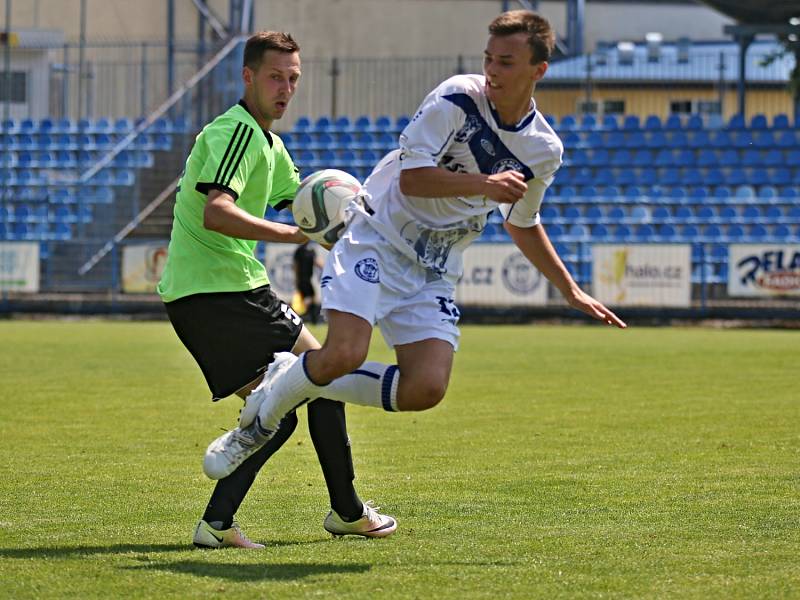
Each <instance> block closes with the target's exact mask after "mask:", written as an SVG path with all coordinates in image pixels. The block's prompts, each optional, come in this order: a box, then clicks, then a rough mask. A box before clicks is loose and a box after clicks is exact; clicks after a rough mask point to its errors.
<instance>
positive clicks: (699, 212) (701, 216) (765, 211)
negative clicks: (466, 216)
mask: <svg viewBox="0 0 800 600" xmlns="http://www.w3.org/2000/svg"><path fill="white" fill-rule="evenodd" d="M541 216H542V220H543V221H544V222H547V223H559V224H564V223H567V224H574V223H584V224H595V223H614V224H621V223H677V224H693V223H703V224H710V223H722V224H726V225H731V224H735V223H740V224H756V223H760V224H766V225H778V224H781V223H787V224H794V225H800V205H797V204H794V205H787V206H779V205H772V206H767V207H762V206H759V205H755V204H750V205H745V206H736V205H727V206H721V207H717V206H707V205H703V206H699V207H693V206H677V207H671V206H663V205H662V206H656V207H653V208H652V210H651V208H650V207H648V206H643V205H641V204H639V205H636V206H634V207H633V208H632V209H630V210H628V209H627V208H626V207H625V206H624V205H610V206H604V205H599V204H594V205H587V206H580V205H574V204H573V205H564V206H563V207H562V206H560V205H558V204H547V205H545V206H543V207H542V210H541Z"/></svg>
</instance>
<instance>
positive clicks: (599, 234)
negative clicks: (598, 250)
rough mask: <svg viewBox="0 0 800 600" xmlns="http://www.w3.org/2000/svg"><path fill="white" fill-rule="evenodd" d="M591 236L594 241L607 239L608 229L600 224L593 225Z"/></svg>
mask: <svg viewBox="0 0 800 600" xmlns="http://www.w3.org/2000/svg"><path fill="white" fill-rule="evenodd" d="M591 236H592V239H593V240H594V241H604V240H606V239H608V237H609V232H608V228H607V227H606V226H605V225H602V224H600V223H598V224H597V225H593V226H592V230H591Z"/></svg>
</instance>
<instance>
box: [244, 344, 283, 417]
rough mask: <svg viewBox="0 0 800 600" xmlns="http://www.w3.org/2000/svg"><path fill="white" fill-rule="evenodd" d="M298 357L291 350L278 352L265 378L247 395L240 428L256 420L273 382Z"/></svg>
mask: <svg viewBox="0 0 800 600" xmlns="http://www.w3.org/2000/svg"><path fill="white" fill-rule="evenodd" d="M296 360H297V357H296V356H295V355H294V354H292V353H291V352H276V353H275V357H274V360H273V361H272V362H271V363H270V364H269V366H268V367H267V372H266V373H264V378H263V379H262V380H261V383H259V384H258V386H256V388H255V389H254V390H253V391H252V392H250V393H249V394H248V395H247V398H245V401H244V407H243V408H242V410H241V412H240V413H239V428H240V429H245V428H246V427H249V426H250V425H252V423H253V421H255V420H256V416H257V415H258V411H259V409H260V408H261V405H262V404H263V403H264V399H265V398H266V397H267V394H268V393H269V391H270V389H271V388H272V384H273V382H274V381H275V380H276V379H277V378H278V377H280V376H281V375H282V374H283V373H284V372H285V371H286V370H287V369H288V368H289V367H291V366H292V365H293V364H294V361H296Z"/></svg>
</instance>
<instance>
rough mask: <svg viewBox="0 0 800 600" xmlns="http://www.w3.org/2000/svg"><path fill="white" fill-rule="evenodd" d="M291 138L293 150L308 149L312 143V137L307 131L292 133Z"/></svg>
mask: <svg viewBox="0 0 800 600" xmlns="http://www.w3.org/2000/svg"><path fill="white" fill-rule="evenodd" d="M292 140H293V142H292V144H293V149H294V150H308V149H310V148H311V147H312V146H313V145H314V138H312V137H311V134H310V133H308V132H307V131H299V132H296V133H293V134H292Z"/></svg>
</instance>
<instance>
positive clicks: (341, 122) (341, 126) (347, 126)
mask: <svg viewBox="0 0 800 600" xmlns="http://www.w3.org/2000/svg"><path fill="white" fill-rule="evenodd" d="M332 129H333V130H334V131H338V132H340V133H344V132H346V131H350V130H352V129H353V123H352V122H351V121H350V117H348V116H341V117H337V118H336V121H334V123H333V127H332Z"/></svg>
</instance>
